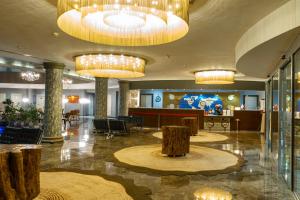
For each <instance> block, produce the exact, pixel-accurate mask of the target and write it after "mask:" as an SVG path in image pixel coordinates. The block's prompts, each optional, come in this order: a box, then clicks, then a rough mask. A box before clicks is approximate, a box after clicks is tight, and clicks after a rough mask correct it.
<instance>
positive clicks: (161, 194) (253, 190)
mask: <svg viewBox="0 0 300 200" xmlns="http://www.w3.org/2000/svg"><path fill="white" fill-rule="evenodd" d="M75 132H76V131H75ZM152 133H153V132H152ZM152 133H143V132H135V133H132V134H131V135H129V136H120V137H114V138H113V139H109V140H107V139H106V137H104V136H101V135H93V134H92V121H91V120H89V121H88V122H86V123H84V124H81V125H80V126H79V127H78V129H77V133H76V134H74V130H72V131H67V132H66V133H65V143H64V144H63V145H62V144H54V145H50V144H45V145H43V147H44V148H43V153H42V163H41V166H42V170H47V169H52V168H64V169H76V170H98V171H101V173H103V174H107V175H118V176H121V177H123V178H125V179H133V180H134V184H135V185H137V186H144V187H147V188H149V189H150V190H151V191H152V196H151V197H152V199H157V200H165V199H171V200H179V199H196V198H197V197H196V196H195V193H196V192H197V191H202V190H201V189H203V188H207V187H209V188H213V189H217V190H222V191H225V192H229V193H230V194H231V195H232V196H233V199H238V200H251V199H272V200H276V199H278V200H281V199H285V200H288V199H293V197H292V194H291V192H290V191H289V190H288V189H287V187H286V184H285V183H284V182H283V181H282V179H281V178H279V177H277V175H276V171H273V169H272V166H271V162H270V161H269V160H268V159H267V158H266V156H265V152H264V151H265V148H264V146H265V144H264V140H263V138H264V137H263V136H260V135H259V133H253V132H251V133H247V132H240V133H239V134H236V133H230V134H229V133H226V134H225V133H224V135H226V136H228V137H229V140H226V141H223V142H217V143H205V144H201V146H206V147H211V148H216V149H220V150H227V151H230V152H232V153H234V154H238V155H241V156H242V157H244V159H245V160H247V163H246V164H245V166H243V168H242V170H241V171H240V172H232V173H228V174H219V175H215V176H204V175H200V174H197V175H181V176H174V175H164V176H163V175H151V174H148V173H141V172H140V173H139V172H136V171H134V170H131V169H130V168H125V167H120V166H119V165H116V163H115V161H114V158H113V154H114V152H116V151H118V150H120V149H123V148H125V147H131V146H138V145H149V144H160V142H161V140H160V139H158V138H155V137H153V136H152ZM197 145H198V144H197ZM226 194H228V193H226Z"/></svg>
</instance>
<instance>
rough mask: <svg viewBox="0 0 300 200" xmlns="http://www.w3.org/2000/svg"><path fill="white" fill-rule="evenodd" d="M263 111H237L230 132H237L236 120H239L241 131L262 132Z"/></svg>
mask: <svg viewBox="0 0 300 200" xmlns="http://www.w3.org/2000/svg"><path fill="white" fill-rule="evenodd" d="M261 118H262V111H260V110H245V111H244V110H235V111H234V113H233V117H232V118H231V119H230V130H232V131H236V130H237V123H236V119H239V130H240V131H241V130H242V131H260V126H261Z"/></svg>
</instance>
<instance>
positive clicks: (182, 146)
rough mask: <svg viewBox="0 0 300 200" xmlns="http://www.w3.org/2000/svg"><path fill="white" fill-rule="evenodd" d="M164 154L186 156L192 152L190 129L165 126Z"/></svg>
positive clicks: (163, 129) (163, 128)
mask: <svg viewBox="0 0 300 200" xmlns="http://www.w3.org/2000/svg"><path fill="white" fill-rule="evenodd" d="M162 131H163V139H162V154H166V155H168V156H173V157H175V156H185V154H187V153H189V152H190V129H189V128H188V127H186V126H163V127H162Z"/></svg>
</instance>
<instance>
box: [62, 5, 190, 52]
mask: <svg viewBox="0 0 300 200" xmlns="http://www.w3.org/2000/svg"><path fill="white" fill-rule="evenodd" d="M188 10H189V0H80V1H79V0H59V1H58V4H57V13H58V17H57V24H58V26H59V28H60V29H61V30H62V31H64V32H66V33H67V34H69V35H71V36H73V37H76V38H79V39H82V40H86V41H90V42H95V43H101V44H108V45H118V46H148V45H158V44H164V43H169V42H172V41H175V40H178V39H180V38H182V37H183V36H185V35H186V34H187V32H188V30H189V25H188V21H189V12H188Z"/></svg>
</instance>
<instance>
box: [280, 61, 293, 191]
mask: <svg viewBox="0 0 300 200" xmlns="http://www.w3.org/2000/svg"><path fill="white" fill-rule="evenodd" d="M291 78H292V67H291V62H289V63H288V64H286V65H285V66H284V67H283V68H282V69H281V70H280V106H279V108H280V110H279V121H280V126H279V134H280V136H279V137H280V141H279V142H280V143H279V145H280V152H279V172H280V173H281V174H282V176H283V177H284V179H285V181H286V182H287V184H288V186H289V187H290V188H291V185H292V176H291V175H292V168H291V166H292V79H291Z"/></svg>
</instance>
